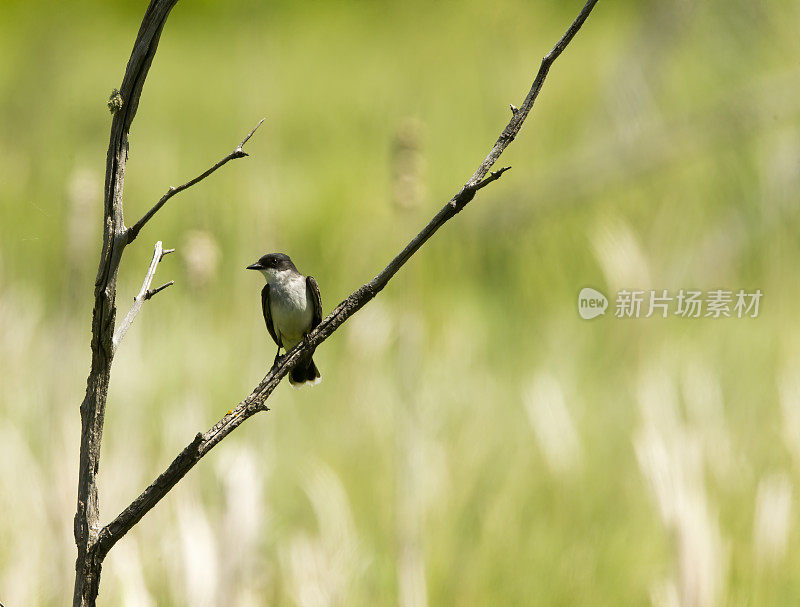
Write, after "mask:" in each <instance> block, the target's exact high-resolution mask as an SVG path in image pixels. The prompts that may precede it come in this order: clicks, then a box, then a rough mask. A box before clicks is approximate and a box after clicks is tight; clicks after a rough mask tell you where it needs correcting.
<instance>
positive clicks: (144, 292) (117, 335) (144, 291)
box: [114, 240, 175, 353]
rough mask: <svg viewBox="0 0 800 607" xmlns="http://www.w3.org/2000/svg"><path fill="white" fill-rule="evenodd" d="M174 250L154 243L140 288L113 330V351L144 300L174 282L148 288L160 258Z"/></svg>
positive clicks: (159, 243)
mask: <svg viewBox="0 0 800 607" xmlns="http://www.w3.org/2000/svg"><path fill="white" fill-rule="evenodd" d="M173 252H175V249H164V248H163V247H162V245H161V241H160V240H159V241H158V242H157V243H156V246H155V248H154V249H153V258H152V259H151V260H150V265H149V266H148V268H147V273H146V274H145V275H144V281H143V282H142V288H141V289H139V292H138V293H137V294H136V297H134V298H133V305H131V308H130V310H128V313H127V314H126V315H125V318H124V319H123V321H122V322H121V323H120V324H119V326H118V327H117V330H116V331H115V332H114V352H115V353H116V351H117V348H118V347H119V344H120V342H121V341H122V338H123V337H125V334H126V333H127V332H128V329H130V328H131V325H132V324H133V321H134V319H135V318H136V315H137V314H138V313H139V310H141V309H142V306H143V305H144V302H146V301H147V300H148V299H150V298H151V297H153V295H155V294H156V293H160V292H161V291H163V290H164V289H166V288H167V287H170V286H172V285H173V284H174V281H172V280H170V281H169V282H168V283H166V284H163V285H161V286H160V287H158V288H156V289H152V290H151V289H150V285H151V284H152V283H153V278H154V277H155V275H156V269H157V268H158V264H159V263H161V260H162V259H164V256H165V255H169V254H170V253H173Z"/></svg>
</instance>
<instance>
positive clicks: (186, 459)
mask: <svg viewBox="0 0 800 607" xmlns="http://www.w3.org/2000/svg"><path fill="white" fill-rule="evenodd" d="M596 3H597V0H589V2H587V3H586V5H585V6H584V7H583V9H582V10H581V12H580V14H579V15H578V17H577V18H576V19H575V21H574V22H573V23H572V25H570V27H569V29H568V30H567V32H566V33H565V34H564V36H563V37H562V38H561V40H559V42H558V43H557V44H556V46H555V47H553V50H551V51H550V53H548V54H547V56H546V57H545V58H544V60H543V61H542V66H541V67H540V68H539V73H538V74H537V76H536V79H535V80H534V82H533V86H532V88H531V90H530V92H529V93H528V96H527V97H526V98H525V102H524V103H523V105H522V107H521V108H519V110H518V111H517V112H514V114H513V116H512V118H511V122H509V124H508V125H507V126H506V128H505V129H504V130H503V133H502V134H501V135H500V138H499V139H498V141H497V143H496V144H495V145H494V147H493V148H492V150H491V151H490V152H489V155H488V156H487V157H486V158H485V159H484V160H483V162H482V163H481V165H480V166H479V167H478V169H477V170H476V171H475V173H474V174H473V176H472V177H471V178H470V179H469V181H467V183H466V185H465V186H464V187H463V188H461V190H459V192H458V193H457V194H456V195H455V196H453V198H451V199H450V201H449V202H448V203H447V204H446V205H445V206H444V207H443V208H442V209H441V210H440V211H439V212H438V213H437V214H436V215H435V216H434V217H433V219H432V220H431V221H430V222H429V223H428V225H426V226H425V227H424V228H423V230H422V231H421V232H420V233H419V234H417V235H416V236H415V237H414V238H413V239H412V240H411V242H409V243H408V245H407V246H406V247H405V248H404V249H403V250H402V251H401V252H400V253H399V254H398V255H397V257H395V258H394V259H393V260H392V261H391V262H390V263H389V265H387V266H386V267H385V268H384V269H383V270H382V271H381V273H380V274H378V275H377V276H376V277H375V278H373V279H372V280H371V281H370V282H368V283H367V284H365V285H363V286H361V287H360V288H358V289H357V290H355V291H354V292H353V293H351V294H350V296H349V297H348V298H347V299H345V300H344V301H343V302H342V303H340V304H339V305H338V306H336V308H335V309H334V310H333V312H331V313H330V314H329V315H328V316H327V317H326V318H325V319H324V320H323V321H322V322H321V323H320V324H319V325H318V326H317V328H316V329H314V330H313V331H312V332H311V333H310V334H309V335H308V336H307V337H306V339H305V340H304V341H303V342H301V343H300V344H298V345H297V346H296V347H295V348H293V349H292V350H290V351H289V352H288V353H287V354H286V356H283V357H281V358H279V359H277V360H276V362H275V363H274V364H273V366H272V368H271V369H270V370H269V372H268V373H267V374H266V376H265V377H264V379H262V380H261V382H260V383H259V384H258V385H257V386H256V387H255V388H254V389H253V391H252V392H251V393H250V394H249V395H248V396H247V397H246V398H245V399H244V400H242V401H241V402H240V403H239V404H238V405H236V407H235V408H234V409H232V410H231V411H229V412H228V413H227V414H225V415H224V416H223V417H222V419H220V420H219V421H218V422H217V423H216V424H215V425H214V426H213V427H212V428H210V429H209V430H208V431H207V432H205V433H199V434H197V435H196V436H195V438H194V440H192V442H191V443H189V445H188V446H187V447H186V448H185V449H184V450H183V451H181V453H180V454H179V455H178V457H176V458H175V459H174V460H173V462H172V463H171V464H170V465H169V467H168V468H167V469H166V470H165V471H164V472H162V473H161V474H160V475H159V477H158V478H157V479H156V480H155V481H154V482H153V483H152V484H151V485H150V486H149V487H148V488H147V489H145V490H144V491H143V492H142V493H141V495H139V497H137V498H136V499H135V500H134V501H133V502H132V503H131V504H130V505H129V506H128V507H127V508H125V510H123V511H122V512H121V513H120V514H119V516H117V517H116V518H115V519H114V520H113V521H111V522H110V523H109V524H108V525H106V526H105V527H103V529H101V531H100V534H99V536H98V540H97V550H98V555H99V557H100V559H101V560H102V558H103V557H104V556H105V555H106V554H107V553H108V551H109V550H110V549H111V547H112V546H113V545H114V544H115V543H116V542H117V541H119V539H120V538H121V537H122V536H124V535H125V534H126V533H127V532H128V531H129V530H130V529H131V528H132V527H133V526H134V525H135V524H136V523H138V522H139V521H140V520H141V519H142V517H143V516H144V515H145V514H147V512H149V511H150V510H151V509H152V508H153V507H154V506H155V505H156V504H157V503H158V502H159V501H161V499H163V498H164V496H165V495H167V493H169V491H170V489H172V487H174V486H175V484H176V483H177V482H178V481H179V480H180V479H181V478H183V477H184V476H185V475H186V473H187V472H189V470H191V469H192V467H193V466H194V465H195V464H196V463H197V462H198V461H200V459H202V458H203V456H205V455H206V454H207V453H208V452H209V451H210V450H211V449H212V448H214V446H215V445H217V444H218V443H219V442H220V441H221V440H222V439H224V438H225V437H226V436H227V435H228V434H230V433H231V432H232V431H233V430H235V429H236V428H237V427H239V426H240V425H241V424H242V423H243V422H244V421H245V420H247V419H248V418H250V417H251V416H253V415H254V414H256V413H258V412H259V411H268V410H269V408H268V407H267V405H266V400H267V399H268V398H269V396H270V394H272V392H273V391H274V390H275V388H276V387H277V386H278V384H279V383H280V381H281V380H282V379H283V377H284V376H286V374H287V373H289V371H291V370H292V369H293V368H294V366H295V365H296V364H297V363H298V361H299V360H300V359H301V358H302V357H303V356H304V355H305V354H306V353H308V352H309V351H311V350H312V349H314V348H316V347H317V346H319V345H320V344H321V343H322V342H323V341H325V340H326V339H327V338H328V337H330V335H331V334H333V332H334V331H336V329H338V328H339V327H340V326H341V325H342V324H344V322H345V321H346V320H347V319H348V318H350V317H351V316H352V315H353V314H355V313H356V312H357V311H358V310H359V309H361V308H362V307H363V306H364V305H365V304H367V303H368V302H369V301H370V300H371V299H373V298H374V297H375V296H376V295H377V294H378V293H379V292H380V291H381V290H382V289H383V288H384V287H385V286H386V284H387V283H388V282H389V280H390V279H391V278H392V277H393V276H394V275H395V274H396V273H397V271H398V270H399V269H400V268H401V267H402V266H403V265H404V264H405V263H406V262H407V261H408V259H409V258H410V257H411V256H412V255H413V254H414V253H415V252H416V251H417V250H419V248H420V247H421V246H422V245H423V244H424V243H425V242H426V241H427V240H428V239H429V238H430V237H431V236H433V234H434V233H435V232H436V230H438V229H439V228H440V227H441V226H442V225H443V224H444V223H445V222H447V221H448V220H449V219H451V218H452V217H454V216H455V215H456V214H457V213H458V212H459V211H461V209H463V208H464V206H466V204H467V203H468V202H469V201H470V200H472V198H473V197H474V196H475V193H476V192H477V191H478V190H480V189H482V188H484V187H485V186H487V185H488V184H490V183H492V182H494V181H496V180H497V179H499V178H500V177H501V176H502V174H503V173H504V172H505V171H507V170H508V168H509V167H505V168H502V169H500V170H498V171H495V172H493V173H492V174H491V175H490V176H489V177H487V178H486V179H484V177H485V176H486V173H487V172H488V171H489V169H490V168H491V166H492V165H493V164H494V163H495V161H496V160H497V158H498V157H499V156H500V154H501V153H502V152H503V150H504V149H505V148H506V147H508V145H509V144H510V143H511V141H513V139H514V136H515V135H516V133H517V132H519V129H520V128H521V127H522V123H523V122H524V120H525V118H526V117H527V115H528V113H529V112H530V110H531V107H533V103H534V101H535V100H536V96H537V95H538V93H539V90H540V89H541V86H542V82H544V78H545V76H546V75H547V70H548V69H549V67H550V65H551V64H552V62H553V61H554V60H555V59H556V57H558V55H559V54H561V52H562V51H563V50H564V48H565V47H566V46H567V44H569V42H570V40H572V38H573V37H574V36H575V34H576V33H577V31H578V30H579V29H580V27H581V25H583V23H584V21H585V20H586V17H588V15H589V13H590V12H591V10H592V8H593V7H594V5H595V4H596Z"/></svg>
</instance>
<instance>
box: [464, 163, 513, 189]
mask: <svg viewBox="0 0 800 607" xmlns="http://www.w3.org/2000/svg"><path fill="white" fill-rule="evenodd" d="M510 170H511V167H503V168H502V169H498V170H496V171H492V172H491V173H490V174H489V176H488V177H487V178H486V179H484V180H483V181H481V182H480V183H479V184H478V185H476V186H474V187H473V188H472V191H473V192H477V191H478V190H480V189H481V188H485V187H486V186H487V185H489V184H490V183H492V182H493V181H497V180H498V179H500V177H502V175H503V173H505V172H506V171H510Z"/></svg>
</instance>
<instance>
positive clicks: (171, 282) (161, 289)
mask: <svg viewBox="0 0 800 607" xmlns="http://www.w3.org/2000/svg"><path fill="white" fill-rule="evenodd" d="M174 284H175V281H174V280H170V281H169V282H168V283H165V284H163V285H161V286H160V287H158V288H155V289H152V290H150V291H148V292H147V293H145V294H144V298H145V301H146V300H148V299H150V298H151V297H153V296H154V295H155V294H156V293H160V292H161V291H163V290H164V289H166V288H167V287H171V286H172V285H174Z"/></svg>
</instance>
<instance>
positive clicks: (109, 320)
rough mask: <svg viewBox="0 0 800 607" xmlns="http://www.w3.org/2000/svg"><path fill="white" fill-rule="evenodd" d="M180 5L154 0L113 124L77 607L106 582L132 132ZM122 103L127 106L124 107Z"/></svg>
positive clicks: (89, 386) (79, 523) (82, 482)
mask: <svg viewBox="0 0 800 607" xmlns="http://www.w3.org/2000/svg"><path fill="white" fill-rule="evenodd" d="M176 2H177V0H152V2H151V3H150V6H149V7H148V8H147V12H146V13H145V16H144V19H143V20H142V25H141V27H140V28H139V34H138V35H137V37H136V42H135V43H134V45H133V51H132V53H131V57H130V60H129V61H128V67H127V69H126V70H125V77H124V78H123V80H122V86H121V88H120V90H119V94H118V98H117V104H116V105H115V106H114V108H115V109H116V111H115V112H114V116H113V119H112V123H111V139H110V141H109V144H108V156H107V159H106V179H105V190H104V206H103V220H104V222H103V248H102V250H101V253H100V266H99V268H98V270H97V279H96V280H95V285H94V309H93V311H92V345H91V347H92V364H91V370H90V371H89V378H88V379H87V381H86V396H85V397H84V399H83V403H82V404H81V452H80V463H79V471H78V506H77V511H76V513H75V523H74V526H75V543H76V545H77V547H78V559H77V561H76V563H75V589H74V593H73V599H72V603H73V607H78V606H81V605H85V606H89V605H94V603H95V598H96V597H97V589H98V584H99V581H100V565H101V563H100V559H98V558H97V555H96V550H95V549H94V546H95V543H96V540H97V534H98V532H99V530H100V521H99V517H100V509H99V505H98V503H97V473H98V470H99V468H100V443H101V440H102V438H103V419H104V416H105V409H106V398H107V396H108V382H109V378H110V376H111V362H112V360H113V358H114V318H115V315H116V311H117V309H116V295H117V273H118V271H119V263H120V259H121V256H122V250H123V248H124V247H125V224H124V222H123V216H122V191H123V186H124V184H125V163H126V162H127V160H128V131H129V130H130V126H131V123H132V122H133V118H134V116H136V109H137V108H138V106H139V96H140V95H141V93H142V87H143V86H144V81H145V79H146V78H147V72H148V70H149V69H150V64H151V63H152V61H153V56H154V55H155V53H156V49H157V48H158V41H159V37H160V36H161V31H162V29H163V28H164V23H165V22H166V20H167V17H168V16H169V13H170V11H171V10H172V7H173V6H175V3H176ZM120 98H121V99H120ZM119 103H121V104H122V105H121V107H119Z"/></svg>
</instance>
